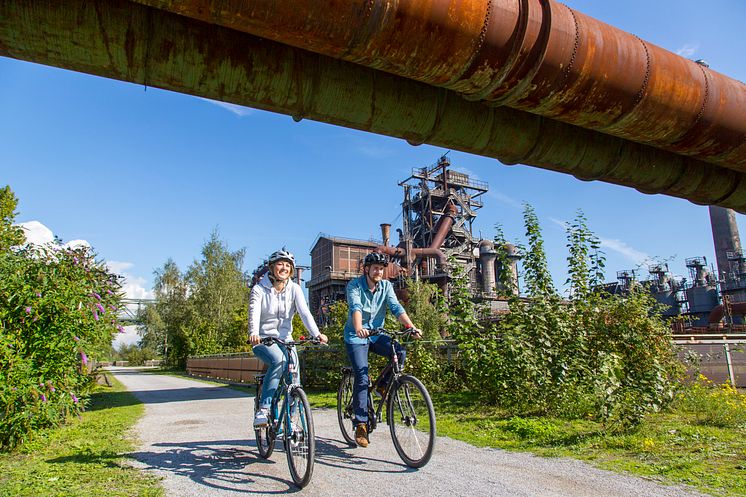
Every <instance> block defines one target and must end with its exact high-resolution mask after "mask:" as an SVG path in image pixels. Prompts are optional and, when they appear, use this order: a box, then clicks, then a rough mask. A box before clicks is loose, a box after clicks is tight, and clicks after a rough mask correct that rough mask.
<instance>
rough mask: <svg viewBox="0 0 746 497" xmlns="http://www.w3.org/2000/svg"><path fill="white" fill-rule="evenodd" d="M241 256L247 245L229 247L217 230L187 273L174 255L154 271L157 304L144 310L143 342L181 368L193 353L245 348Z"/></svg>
mask: <svg viewBox="0 0 746 497" xmlns="http://www.w3.org/2000/svg"><path fill="white" fill-rule="evenodd" d="M243 257H244V251H243V250H238V251H236V252H231V251H229V250H228V248H227V247H226V245H225V243H223V242H222V241H221V240H220V238H219V236H218V233H217V231H214V232H213V233H212V234H211V236H210V239H209V240H208V241H207V242H206V243H205V244H204V245H203V247H202V258H201V259H199V260H195V261H194V262H193V263H192V265H190V267H189V268H188V269H187V271H186V272H185V273H183V274H182V273H181V272H180V271H179V268H178V267H177V265H176V264H175V263H174V262H173V261H172V260H170V259H169V260H168V261H167V262H166V263H165V264H164V265H163V267H162V268H160V269H158V270H156V271H155V287H154V290H155V298H156V303H155V304H154V305H151V306H149V307H148V308H147V309H146V311H145V312H144V314H143V325H142V326H141V327H140V333H141V335H142V336H143V339H142V342H141V345H142V346H143V347H147V348H151V349H153V350H157V351H158V352H159V353H160V354H162V356H163V357H164V359H166V362H167V364H169V365H172V366H177V367H184V366H185V365H186V359H187V357H188V356H190V355H199V354H213V353H219V352H233V351H237V350H246V338H247V333H248V332H247V329H248V289H247V281H248V278H247V276H246V275H245V274H244V272H243V270H242V264H243Z"/></svg>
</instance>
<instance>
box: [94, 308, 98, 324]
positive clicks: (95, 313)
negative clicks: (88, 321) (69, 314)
mask: <svg viewBox="0 0 746 497" xmlns="http://www.w3.org/2000/svg"><path fill="white" fill-rule="evenodd" d="M93 319H95V320H96V321H98V313H97V312H96V309H93Z"/></svg>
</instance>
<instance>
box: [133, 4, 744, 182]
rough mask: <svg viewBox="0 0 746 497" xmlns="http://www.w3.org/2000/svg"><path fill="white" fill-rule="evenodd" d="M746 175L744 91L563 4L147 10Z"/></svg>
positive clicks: (166, 7) (209, 6) (197, 6)
mask: <svg viewBox="0 0 746 497" xmlns="http://www.w3.org/2000/svg"><path fill="white" fill-rule="evenodd" d="M137 1H139V2H140V3H143V4H146V5H149V6H152V7H157V8H160V9H164V10H167V11H170V12H174V13H177V14H180V15H185V16H188V17H191V18H194V19H199V20H202V21H206V22H210V23H215V24H220V25H222V26H226V27H229V28H231V29H236V30H240V31H244V32H246V33H250V34H253V35H256V36H260V37H262V38H267V39H271V40H275V41H278V42H280V43H283V44H286V45H290V46H294V47H297V48H300V49H303V50H309V51H313V52H316V53H320V54H323V55H327V56H329V57H333V58H336V59H342V60H346V61H349V62H353V63H356V64H360V65H363V66H366V67H370V68H374V69H377V70H383V71H386V72H390V73H392V74H396V75H398V76H402V77H405V78H408V79H414V80H417V81H420V82H422V83H426V84H428V85H431V86H437V87H442V88H447V89H449V90H453V91H455V92H457V93H459V94H461V95H462V96H464V97H465V98H466V99H467V100H474V101H483V102H485V103H487V104H488V105H493V106H503V105H505V106H509V107H513V108H515V109H521V110H524V111H528V112H531V113H534V114H538V115H541V116H545V117H549V118H551V119H556V120H559V121H562V122H565V123H568V124H573V125H576V126H581V127H584V128H588V129H592V130H595V131H600V132H603V133H607V134H610V135H613V136H617V137H619V138H623V139H626V140H632V141H635V142H638V143H643V144H647V145H652V146H654V147H657V148H660V149H663V150H668V151H670V152H674V153H677V154H681V155H686V156H690V157H695V158H697V159H700V160H704V161H707V162H711V163H713V164H718V165H720V166H723V167H727V168H732V169H734V170H738V171H746V118H744V108H746V86H745V85H744V84H743V83H741V82H739V81H736V80H733V79H731V78H728V77H726V76H724V75H722V74H720V73H718V72H716V71H713V70H711V69H709V68H708V67H706V66H704V65H701V64H697V63H696V62H694V61H691V60H688V59H685V58H683V57H681V56H679V55H676V54H674V53H672V52H669V51H667V50H665V49H663V48H660V47H658V46H656V45H653V44H652V43H649V42H646V41H644V40H642V39H640V38H638V37H636V36H634V35H632V34H629V33H626V32H624V31H621V30H619V29H617V28H615V27H613V26H610V25H608V24H605V23H603V22H601V21H598V20H596V19H593V18H591V17H588V16H586V15H584V14H582V13H580V12H578V11H576V10H573V9H571V8H569V7H567V6H566V5H564V4H561V3H558V2H555V1H554V0H344V1H335V0H327V1H320V0H296V1H293V2H287V1H284V0H264V1H252V2H245V1H242V0H225V1H221V2H205V1H191V2H189V1H186V2H185V1H175V0H137Z"/></svg>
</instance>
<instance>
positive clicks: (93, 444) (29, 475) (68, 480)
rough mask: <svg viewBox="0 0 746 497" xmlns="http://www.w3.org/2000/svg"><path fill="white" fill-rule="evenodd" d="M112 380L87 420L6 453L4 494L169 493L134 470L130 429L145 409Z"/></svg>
mask: <svg viewBox="0 0 746 497" xmlns="http://www.w3.org/2000/svg"><path fill="white" fill-rule="evenodd" d="M109 378H110V381H111V382H112V387H103V386H101V387H97V389H96V391H95V392H94V393H93V395H92V396H91V402H90V406H89V408H88V410H87V411H86V412H85V413H83V416H82V417H81V419H74V420H73V421H72V422H70V423H69V424H68V425H66V426H63V427H61V428H58V429H50V430H45V431H43V432H39V433H37V434H36V435H35V436H34V437H33V438H32V439H31V440H29V441H28V442H26V443H25V444H23V445H22V446H20V447H19V448H18V449H16V450H15V451H13V452H11V453H6V454H0V496H3V497H5V496H8V497H10V496H13V497H15V496H19V497H20V496H33V497H46V496H81V497H83V496H85V497H88V496H91V497H93V496H102V497H103V496H106V497H109V496H142V497H155V496H160V495H163V491H162V489H161V487H160V483H159V481H158V479H156V478H155V477H153V476H150V475H147V474H145V473H143V472H142V471H140V470H138V469H136V468H134V467H131V466H130V465H129V463H128V458H127V456H126V454H128V453H130V452H132V451H134V450H135V447H136V441H135V440H134V439H133V438H132V437H131V436H130V434H129V431H130V429H131V428H132V427H133V426H134V424H135V423H136V422H137V420H138V418H139V417H140V416H142V414H143V412H144V407H143V405H142V404H141V403H140V402H139V401H137V400H136V399H135V397H134V396H132V394H130V393H128V392H127V391H126V390H125V389H124V387H123V386H122V384H121V383H119V382H117V381H116V380H115V379H113V378H111V377H109Z"/></svg>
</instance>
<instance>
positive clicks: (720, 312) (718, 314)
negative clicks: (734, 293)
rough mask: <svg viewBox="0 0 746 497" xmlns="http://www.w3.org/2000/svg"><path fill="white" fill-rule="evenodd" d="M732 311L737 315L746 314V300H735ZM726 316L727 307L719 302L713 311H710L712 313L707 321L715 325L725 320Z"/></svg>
mask: <svg viewBox="0 0 746 497" xmlns="http://www.w3.org/2000/svg"><path fill="white" fill-rule="evenodd" d="M730 309H731V313H732V314H733V315H735V316H743V315H746V302H735V303H732V304H730ZM724 316H725V308H724V307H723V304H719V305H717V306H715V307H714V308H713V309H712V311H710V315H709V317H708V318H707V321H708V323H709V324H710V325H715V324H717V323H719V322H720V321H722V320H723V317H724Z"/></svg>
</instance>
